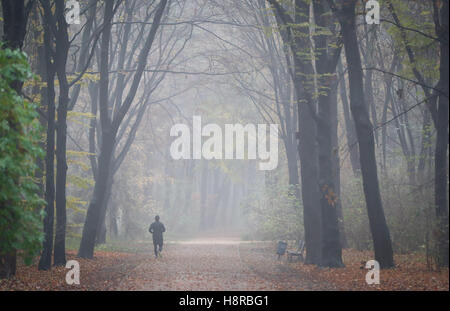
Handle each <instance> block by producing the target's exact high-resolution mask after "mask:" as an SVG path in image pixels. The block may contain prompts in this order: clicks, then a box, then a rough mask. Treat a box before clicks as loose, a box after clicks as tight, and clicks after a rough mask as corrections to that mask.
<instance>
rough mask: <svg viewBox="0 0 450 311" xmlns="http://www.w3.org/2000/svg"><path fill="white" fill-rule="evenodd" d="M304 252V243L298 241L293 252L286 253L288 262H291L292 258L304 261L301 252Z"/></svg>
mask: <svg viewBox="0 0 450 311" xmlns="http://www.w3.org/2000/svg"><path fill="white" fill-rule="evenodd" d="M304 250H305V242H304V241H302V240H300V241H299V243H298V248H297V250H296V251H295V252H291V251H287V260H288V262H293V260H294V258H297V259H298V260H300V261H301V262H303V261H304V258H303V252H304Z"/></svg>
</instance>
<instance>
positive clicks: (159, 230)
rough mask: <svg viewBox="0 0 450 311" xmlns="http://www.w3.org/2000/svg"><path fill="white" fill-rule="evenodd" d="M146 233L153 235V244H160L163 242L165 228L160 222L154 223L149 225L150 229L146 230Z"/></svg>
mask: <svg viewBox="0 0 450 311" xmlns="http://www.w3.org/2000/svg"><path fill="white" fill-rule="evenodd" d="M148 231H149V232H150V233H151V234H153V241H155V242H162V240H163V232H165V231H166V228H165V227H164V225H163V223H162V222H159V221H155V222H154V223H152V224H151V225H150V228H148Z"/></svg>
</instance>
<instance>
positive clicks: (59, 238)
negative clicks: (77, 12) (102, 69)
mask: <svg viewBox="0 0 450 311" xmlns="http://www.w3.org/2000/svg"><path fill="white" fill-rule="evenodd" d="M64 9H65V7H64V3H62V2H56V11H55V15H56V17H57V23H58V30H57V33H56V51H55V52H56V53H55V54H56V59H55V69H56V74H57V75H58V81H59V100H58V121H57V124H56V231H55V245H54V248H55V251H54V258H53V260H54V262H53V263H54V265H56V266H64V265H65V264H66V221H67V219H66V179H67V158H66V143H67V105H68V104H69V84H68V82H67V77H66V62H67V55H68V51H69V47H70V43H69V35H68V33H67V23H66V20H65V16H64Z"/></svg>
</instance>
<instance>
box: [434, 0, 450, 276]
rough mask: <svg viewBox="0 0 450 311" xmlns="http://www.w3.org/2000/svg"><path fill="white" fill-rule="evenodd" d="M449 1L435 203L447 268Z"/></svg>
mask: <svg viewBox="0 0 450 311" xmlns="http://www.w3.org/2000/svg"><path fill="white" fill-rule="evenodd" d="M448 11H449V6H448V0H446V1H442V7H441V9H440V23H441V25H440V26H441V27H440V30H439V34H438V35H439V38H440V54H441V55H440V68H439V73H440V86H439V88H440V94H439V101H438V116H437V122H436V131H437V135H436V151H435V160H434V165H435V184H434V186H435V205H436V215H437V217H438V226H439V233H438V264H439V266H441V267H448V264H449V254H448V253H449V241H448V235H449V230H448V200H447V199H448V198H447V194H448V190H447V185H448V166H447V163H448V162H447V161H448V156H447V149H448V138H449V137H448V122H449V118H448V113H449V107H448V106H449V101H448V95H449V87H448V83H449V81H448V80H449V61H448V58H449V50H448V26H449V25H448Z"/></svg>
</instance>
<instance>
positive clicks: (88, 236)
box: [78, 0, 167, 258]
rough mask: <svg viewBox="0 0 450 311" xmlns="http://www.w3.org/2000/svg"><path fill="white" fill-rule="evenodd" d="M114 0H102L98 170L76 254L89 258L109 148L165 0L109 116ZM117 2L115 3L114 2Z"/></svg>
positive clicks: (130, 99) (141, 69)
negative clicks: (121, 97) (124, 92)
mask: <svg viewBox="0 0 450 311" xmlns="http://www.w3.org/2000/svg"><path fill="white" fill-rule="evenodd" d="M114 4H115V3H114V1H109V2H107V3H106V4H105V13H104V21H103V24H104V26H103V30H102V40H101V45H100V84H99V87H100V88H99V111H100V122H101V131H102V141H101V148H100V155H99V159H98V171H97V176H96V180H95V186H94V193H93V197H92V200H91V202H90V204H89V207H88V211H87V215H86V220H85V224H84V227H83V235H82V239H81V244H80V248H79V251H78V256H80V257H83V258H92V257H93V254H94V246H95V239H96V237H97V230H98V227H99V225H100V223H101V221H103V219H102V217H101V216H102V214H103V215H104V212H103V209H104V208H106V206H105V205H104V200H105V199H106V198H105V196H106V190H107V183H108V179H109V177H110V176H109V175H110V170H111V159H112V152H113V148H114V144H115V140H116V135H117V132H118V130H119V126H120V124H121V123H122V121H123V120H124V118H125V116H126V114H127V112H128V110H129V109H130V106H131V103H132V102H133V100H134V97H135V95H136V91H137V88H138V86H139V84H140V81H141V77H142V74H143V72H144V69H145V66H146V64H147V57H148V53H149V52H150V49H151V47H152V44H153V41H154V39H155V36H156V31H157V29H158V27H159V24H160V22H161V18H162V15H163V12H164V9H165V7H166V4H167V0H161V1H160V3H159V5H158V8H157V10H156V12H155V15H154V19H153V23H152V26H151V28H150V31H149V34H148V36H147V39H146V40H145V42H144V47H143V48H142V50H141V51H140V53H139V57H138V62H137V69H136V72H135V74H134V77H133V82H132V84H131V86H130V89H129V92H128V94H127V96H126V98H125V99H124V101H123V102H122V103H119V104H120V106H119V107H117V108H116V109H117V113H115V114H114V116H113V117H112V118H111V115H110V113H109V111H108V99H109V98H108V97H109V93H108V90H109V45H110V38H111V25H112V19H113V16H114ZM116 5H117V4H116Z"/></svg>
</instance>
